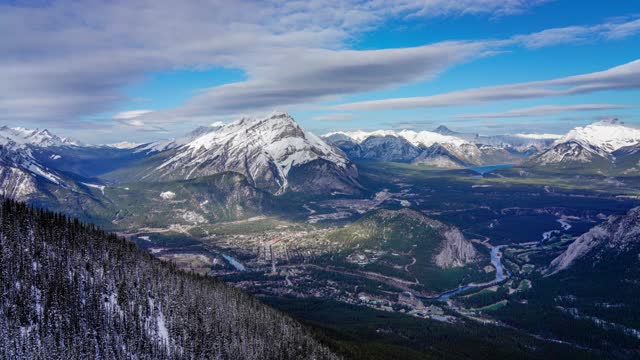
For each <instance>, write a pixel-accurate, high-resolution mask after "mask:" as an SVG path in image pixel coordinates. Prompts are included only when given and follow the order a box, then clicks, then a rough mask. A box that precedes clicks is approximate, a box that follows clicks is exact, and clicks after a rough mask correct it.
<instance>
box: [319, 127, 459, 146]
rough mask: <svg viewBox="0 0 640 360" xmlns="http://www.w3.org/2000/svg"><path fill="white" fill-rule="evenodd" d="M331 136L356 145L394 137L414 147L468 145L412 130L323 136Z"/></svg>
mask: <svg viewBox="0 0 640 360" xmlns="http://www.w3.org/2000/svg"><path fill="white" fill-rule="evenodd" d="M333 135H344V136H347V137H349V138H351V139H353V140H354V141H355V142H357V143H362V142H363V141H365V140H366V139H367V138H369V137H383V136H395V137H401V138H403V139H405V140H407V141H408V142H410V143H411V144H413V145H414V146H421V147H429V146H431V145H433V144H436V143H438V144H453V145H458V146H459V145H462V144H465V143H468V141H465V140H463V139H461V138H458V137H455V136H448V135H442V134H439V133H436V132H432V131H413V130H401V131H394V130H375V131H362V130H356V131H336V132H331V133H328V134H325V135H323V138H327V137H330V136H333Z"/></svg>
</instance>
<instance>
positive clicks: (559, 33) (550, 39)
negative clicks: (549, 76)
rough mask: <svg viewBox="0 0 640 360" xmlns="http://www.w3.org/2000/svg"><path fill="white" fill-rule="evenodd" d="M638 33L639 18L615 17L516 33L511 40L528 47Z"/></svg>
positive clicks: (588, 40)
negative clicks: (577, 24)
mask: <svg viewBox="0 0 640 360" xmlns="http://www.w3.org/2000/svg"><path fill="white" fill-rule="evenodd" d="M638 33H640V19H622V20H621V19H617V20H616V21H611V22H605V23H600V24H596V25H591V26H568V27H562V28H554V29H546V30H543V31H540V32H536V33H531V34H524V35H516V36H514V37H512V40H513V41H515V42H517V43H521V44H523V45H524V46H526V47H528V48H533V49H535V48H541V47H546V46H554V45H561V44H579V43H585V42H593V41H598V40H602V39H608V40H619V39H623V38H626V37H630V36H633V35H636V34H638Z"/></svg>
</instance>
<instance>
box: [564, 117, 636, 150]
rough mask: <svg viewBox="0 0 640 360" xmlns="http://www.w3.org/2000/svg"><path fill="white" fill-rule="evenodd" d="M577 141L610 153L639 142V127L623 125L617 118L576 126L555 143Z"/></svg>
mask: <svg viewBox="0 0 640 360" xmlns="http://www.w3.org/2000/svg"><path fill="white" fill-rule="evenodd" d="M567 142H577V143H580V144H583V145H587V146H594V147H597V148H599V149H602V150H604V151H606V152H608V153H612V152H614V151H616V150H618V149H620V148H623V147H625V146H631V145H636V144H639V143H640V129H639V128H634V127H630V126H627V125H625V124H624V123H623V122H621V121H619V120H618V119H611V120H605V121H600V122H596V123H593V124H590V125H587V126H581V127H576V128H575V129H573V130H571V131H569V132H568V133H567V134H566V135H564V136H563V137H561V138H560V139H558V140H557V141H556V143H555V145H558V144H563V143H567Z"/></svg>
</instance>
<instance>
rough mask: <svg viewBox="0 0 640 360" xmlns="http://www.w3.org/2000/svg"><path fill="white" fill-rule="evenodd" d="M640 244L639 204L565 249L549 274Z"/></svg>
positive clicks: (596, 262)
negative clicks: (588, 258)
mask: <svg viewBox="0 0 640 360" xmlns="http://www.w3.org/2000/svg"><path fill="white" fill-rule="evenodd" d="M638 245H640V207H637V208H634V209H631V210H630V211H629V213H627V214H626V215H623V216H611V217H609V219H608V220H607V221H606V222H605V223H603V224H600V225H598V226H596V227H594V228H592V229H591V230H589V231H588V232H587V233H585V234H583V235H581V236H580V237H579V238H577V239H576V241H574V242H573V243H572V244H571V245H569V247H568V248H567V250H565V252H564V253H562V254H560V256H558V257H557V258H555V259H553V261H552V262H551V264H550V266H549V269H548V270H547V273H548V274H555V273H557V272H559V271H562V270H565V269H568V268H569V267H571V266H572V265H573V264H575V263H576V262H578V261H580V260H581V259H584V258H585V257H587V256H589V257H591V259H592V261H593V265H594V266H597V264H598V262H599V260H601V259H603V258H604V257H605V256H615V255H616V254H620V253H623V252H626V251H630V250H631V249H632V248H633V247H637V246H638Z"/></svg>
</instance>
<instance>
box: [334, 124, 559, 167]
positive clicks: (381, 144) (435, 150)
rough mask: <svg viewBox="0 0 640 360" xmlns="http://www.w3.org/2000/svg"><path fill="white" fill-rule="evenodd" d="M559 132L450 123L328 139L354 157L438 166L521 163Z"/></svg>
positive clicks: (349, 133)
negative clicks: (480, 130)
mask: <svg viewBox="0 0 640 360" xmlns="http://www.w3.org/2000/svg"><path fill="white" fill-rule="evenodd" d="M557 137H558V136H554V135H547V134H542V135H537V134H517V135H497V136H481V135H478V134H469V133H459V132H455V131H452V130H450V129H449V128H447V127H446V126H439V127H438V128H436V129H435V130H433V131H412V130H401V131H394V130H376V131H369V132H367V131H361V130H358V131H349V132H344V131H340V132H333V133H328V134H326V135H324V136H323V138H324V139H326V140H327V141H329V142H331V143H333V144H334V145H336V146H337V147H339V148H340V149H342V150H343V151H344V152H345V153H346V154H347V155H349V157H351V158H353V159H367V160H382V161H396V162H406V163H413V164H420V165H426V166H430V167H436V168H447V169H458V168H465V167H473V166H482V165H495V164H517V163H520V162H522V161H524V160H525V159H526V158H527V157H528V156H530V155H532V154H533V153H536V152H538V151H540V150H543V149H546V148H547V147H548V146H549V145H550V144H552V143H553V141H554V140H555V139H556V138H557Z"/></svg>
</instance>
